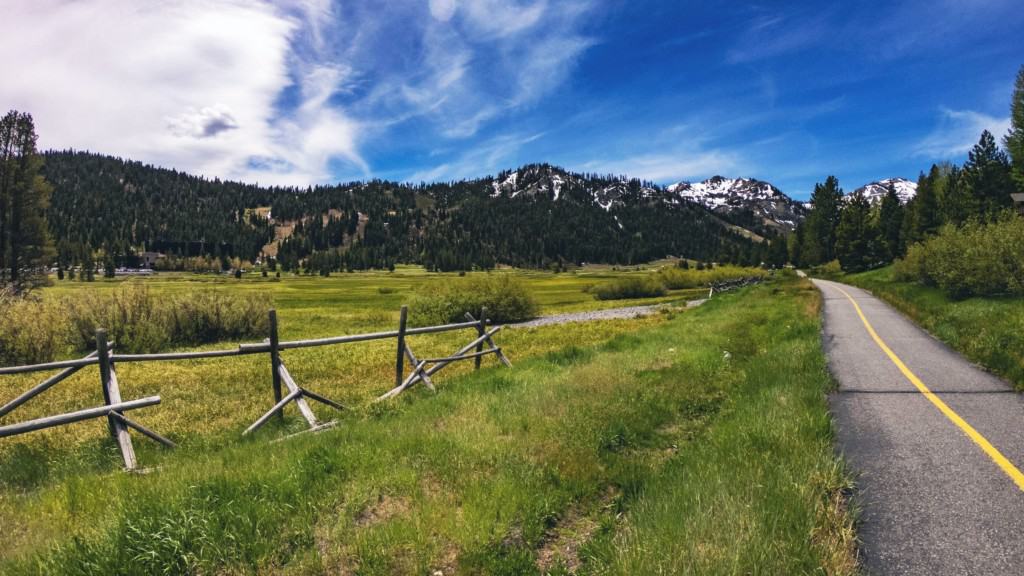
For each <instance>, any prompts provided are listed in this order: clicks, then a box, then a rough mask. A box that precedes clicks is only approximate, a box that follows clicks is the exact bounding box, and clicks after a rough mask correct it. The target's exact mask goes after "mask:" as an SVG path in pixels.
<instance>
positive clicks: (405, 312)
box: [395, 306, 409, 386]
mask: <svg viewBox="0 0 1024 576" xmlns="http://www.w3.org/2000/svg"><path fill="white" fill-rule="evenodd" d="M408 319H409V307H408V306H402V310H401V311H400V312H399V313H398V356H397V357H396V359H395V386H399V385H401V384H402V380H403V378H404V376H405V325H406V323H407V321H408Z"/></svg>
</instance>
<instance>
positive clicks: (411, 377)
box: [375, 360, 427, 402]
mask: <svg viewBox="0 0 1024 576" xmlns="http://www.w3.org/2000/svg"><path fill="white" fill-rule="evenodd" d="M426 365H427V363H426V362H423V361H422V360H421V361H419V362H417V363H416V366H415V367H414V368H413V370H412V374H409V376H408V377H407V378H406V379H405V380H403V381H402V383H401V384H399V385H398V386H395V387H394V388H392V389H391V390H388V391H387V392H385V393H384V394H381V395H380V396H378V397H377V400H375V402H380V401H381V400H387V399H388V398H391V397H393V396H397V395H399V394H401V393H402V392H404V391H405V389H406V388H408V387H409V386H411V385H412V383H413V382H415V381H416V379H417V375H418V374H419V373H420V372H421V371H422V370H423V367H424V366H426Z"/></svg>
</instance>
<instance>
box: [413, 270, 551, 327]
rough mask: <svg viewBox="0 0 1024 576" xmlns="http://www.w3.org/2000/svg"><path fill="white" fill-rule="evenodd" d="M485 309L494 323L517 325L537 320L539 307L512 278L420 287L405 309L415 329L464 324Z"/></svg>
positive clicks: (462, 280) (491, 277)
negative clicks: (447, 324)
mask: <svg viewBox="0 0 1024 576" xmlns="http://www.w3.org/2000/svg"><path fill="white" fill-rule="evenodd" d="M483 307H486V308H487V316H488V318H489V319H490V320H493V321H494V322H500V323H506V322H519V321H522V320H529V319H531V318H534V317H536V316H537V313H538V312H539V311H540V306H539V305H538V304H537V300H536V298H534V296H533V295H532V294H531V293H530V290H529V289H528V288H527V286H526V284H525V283H523V282H522V281H521V280H519V279H518V278H516V277H515V276H513V275H512V274H500V273H495V274H487V275H477V276H471V277H465V278H457V279H456V278H452V279H451V280H449V281H445V282H433V283H431V284H426V285H424V286H422V287H421V288H420V289H419V291H417V292H416V294H415V295H414V296H413V299H412V302H411V303H410V305H409V312H410V321H411V322H412V323H413V324H414V325H417V326H426V325H430V324H444V323H448V322H464V321H465V314H466V313H467V312H469V313H470V314H472V315H473V316H477V315H479V313H480V309H481V308H483Z"/></svg>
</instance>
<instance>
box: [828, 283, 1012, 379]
mask: <svg viewBox="0 0 1024 576" xmlns="http://www.w3.org/2000/svg"><path fill="white" fill-rule="evenodd" d="M836 280H838V281H841V282H848V283H850V284H853V285H855V286H859V287H861V288H864V289H867V290H870V291H871V292H872V293H873V294H874V295H875V296H878V297H879V298H882V299H883V300H885V301H886V302H888V303H889V304H891V305H893V306H894V307H896V308H897V309H898V310H900V311H901V312H903V313H904V314H906V315H907V316H909V317H910V318H912V319H913V320H914V321H915V322H917V323H918V324H919V325H920V326H921V327H923V328H924V329H925V330H927V331H928V332H930V333H931V334H933V335H934V336H935V337H937V338H938V339H940V340H942V341H943V342H945V343H946V344H949V345H950V346H951V347H953V348H954V349H956V350H958V351H959V352H960V353H961V354H963V355H964V356H966V357H967V358H968V359H970V360H971V361H972V362H976V363H978V364H980V365H982V366H984V367H985V368H987V369H988V370H990V371H992V372H993V373H994V374H998V375H999V376H1001V377H1003V378H1006V379H1007V380H1008V381H1009V382H1011V383H1012V384H1013V385H1014V386H1015V387H1016V388H1017V389H1018V390H1024V329H1022V327H1024V299H1022V298H1020V297H1010V296H1007V297H991V296H988V297H973V298H967V299H964V300H954V299H952V298H950V297H949V296H947V295H946V294H945V293H943V292H942V291H941V290H939V289H938V288H931V287H928V286H923V285H921V284H919V283H917V282H902V281H898V280H895V279H894V278H893V273H892V268H891V267H887V268H881V269H878V270H872V271H870V272H863V273H860V274H848V275H842V276H839V277H837V278H836Z"/></svg>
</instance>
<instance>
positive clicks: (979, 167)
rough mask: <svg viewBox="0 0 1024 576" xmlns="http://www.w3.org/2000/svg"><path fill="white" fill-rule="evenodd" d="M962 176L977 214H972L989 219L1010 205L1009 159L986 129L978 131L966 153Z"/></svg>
mask: <svg viewBox="0 0 1024 576" xmlns="http://www.w3.org/2000/svg"><path fill="white" fill-rule="evenodd" d="M964 179H965V182H964V183H965V184H966V186H967V189H968V190H969V191H970V193H971V196H972V197H973V198H974V201H975V203H976V204H977V207H978V208H977V213H976V214H972V216H974V215H977V216H979V217H981V218H983V219H986V220H990V219H993V218H995V217H996V216H997V215H998V214H999V212H1000V211H1002V210H1003V209H1004V208H1008V207H1009V206H1010V204H1011V199H1010V192H1011V190H1012V189H1013V182H1012V180H1011V178H1010V161H1009V159H1007V157H1006V153H1005V152H1003V151H1002V150H1000V149H999V146H998V145H997V144H996V139H995V137H994V136H992V133H991V132H989V131H988V130H985V131H984V132H982V133H981V139H980V140H978V143H977V144H975V145H974V148H972V149H971V151H970V152H968V153H967V162H966V163H965V164H964Z"/></svg>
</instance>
